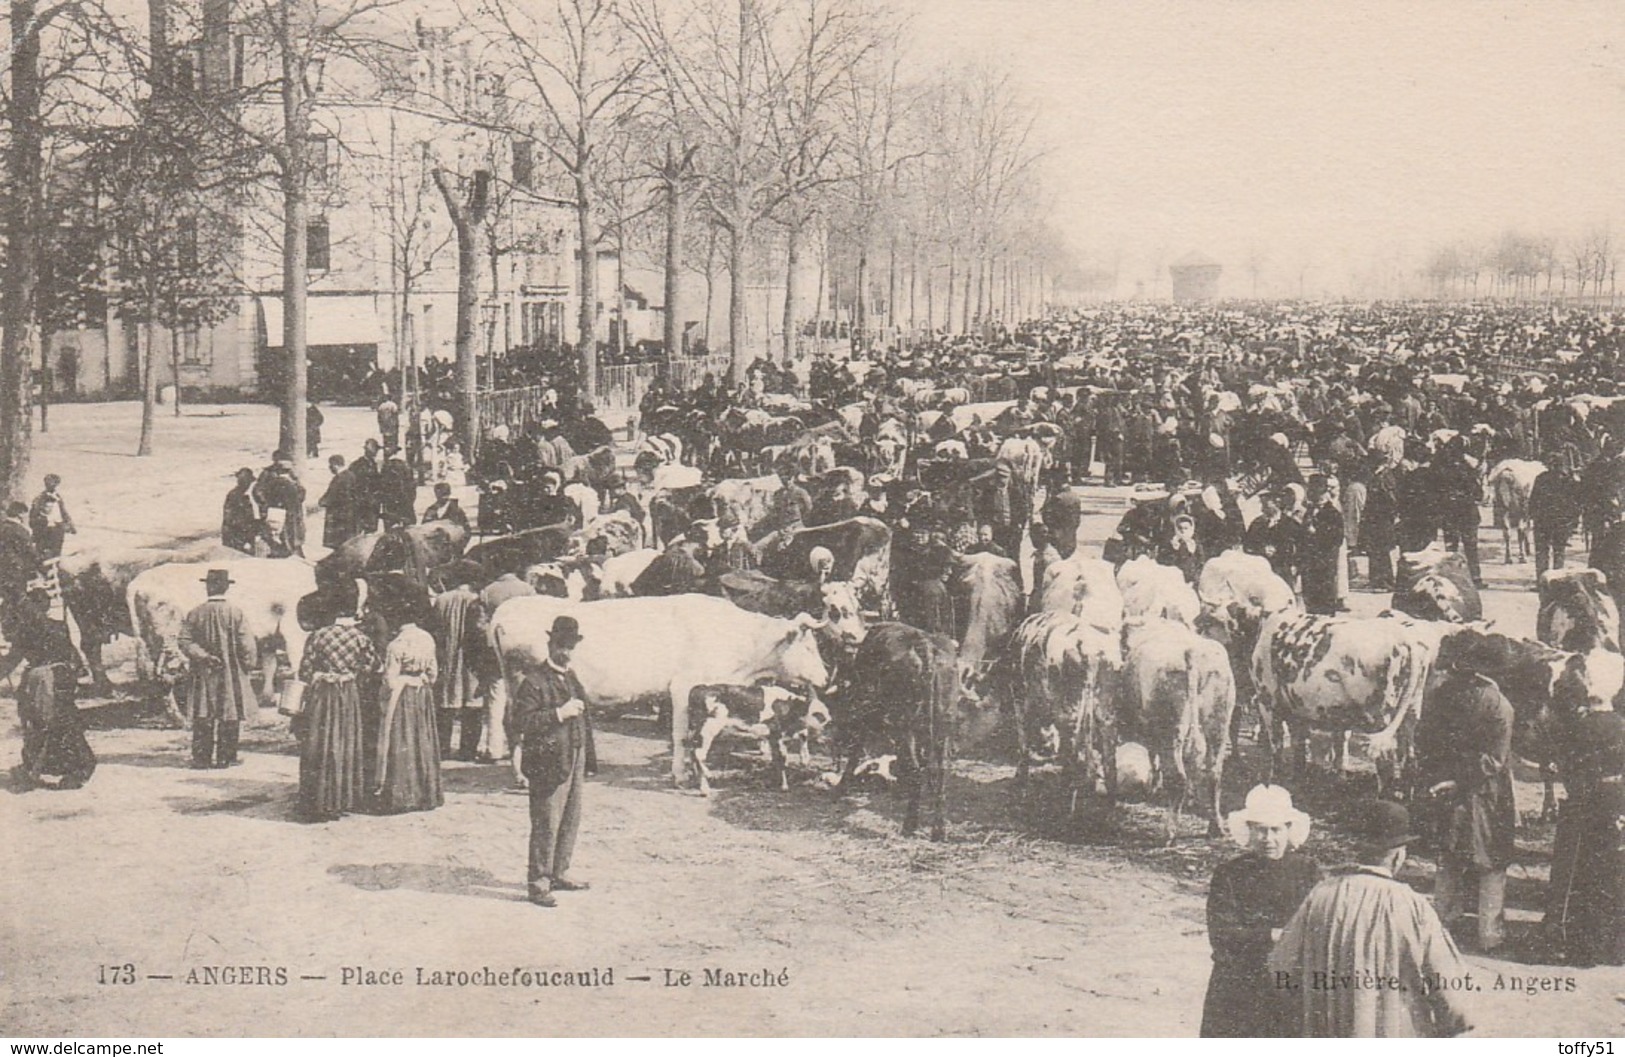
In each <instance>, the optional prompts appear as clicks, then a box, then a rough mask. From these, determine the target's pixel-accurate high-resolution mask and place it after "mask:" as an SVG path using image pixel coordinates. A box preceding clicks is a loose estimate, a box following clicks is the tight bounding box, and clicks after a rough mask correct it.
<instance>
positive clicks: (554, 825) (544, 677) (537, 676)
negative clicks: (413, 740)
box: [513, 616, 590, 907]
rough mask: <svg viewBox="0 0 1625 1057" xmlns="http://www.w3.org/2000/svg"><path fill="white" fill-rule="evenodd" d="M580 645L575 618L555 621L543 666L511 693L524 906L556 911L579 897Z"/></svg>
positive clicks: (583, 745)
mask: <svg viewBox="0 0 1625 1057" xmlns="http://www.w3.org/2000/svg"><path fill="white" fill-rule="evenodd" d="M580 641H581V628H580V625H579V624H577V622H576V620H575V618H574V617H568V616H559V617H555V618H554V620H553V627H552V629H551V630H550V631H549V632H548V644H547V660H546V661H544V662H543V663H542V664H541V665H540V667H538V668H537V669H536V670H535V671H533V672H531V673H528V674H527V675H526V676H525V677H524V679H523V680H522V681H521V682H520V684H519V689H518V690H517V691H516V692H515V693H514V702H513V730H514V733H515V734H516V735H517V736H518V737H519V738H520V739H521V742H522V749H521V759H522V763H521V766H522V768H523V770H524V774H525V779H526V781H527V782H528V783H529V785H530V860H529V863H528V866H527V869H526V876H525V879H526V882H527V884H528V887H529V889H530V901H531V902H532V903H535V904H536V905H537V906H544V907H552V906H557V905H558V901H557V900H556V899H554V897H553V893H554V892H556V891H558V892H575V891H580V890H582V889H585V888H586V887H587V884H586V882H584V881H577V880H574V879H573V878H571V877H570V875H569V874H570V859H571V857H572V855H573V854H574V851H575V843H576V834H577V833H578V832H579V831H580V829H581V797H582V792H583V788H584V787H585V785H586V780H587V742H588V739H589V737H590V735H589V732H588V722H589V721H588V719H587V704H586V697H587V695H586V692H585V691H584V690H582V688H581V681H580V680H579V679H577V678H576V676H575V673H574V672H572V671H571V670H570V656H571V654H572V653H573V652H574V651H575V648H576V645H577V644H578V643H580Z"/></svg>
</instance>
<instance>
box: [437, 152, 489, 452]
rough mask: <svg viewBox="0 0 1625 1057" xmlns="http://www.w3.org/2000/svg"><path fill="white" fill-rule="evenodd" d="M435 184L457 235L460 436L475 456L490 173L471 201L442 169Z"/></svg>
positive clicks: (478, 179)
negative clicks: (479, 325) (478, 337)
mask: <svg viewBox="0 0 1625 1057" xmlns="http://www.w3.org/2000/svg"><path fill="white" fill-rule="evenodd" d="M434 182H435V186H436V187H438V188H439V189H440V197H441V198H443V199H444V200H445V203H446V212H447V213H448V214H449V215H450V216H451V225H452V229H453V230H454V231H456V233H457V328H456V331H455V338H454V341H455V344H456V348H457V395H458V398H459V399H458V404H459V412H460V413H459V415H458V419H459V421H458V423H457V425H458V434H457V436H458V443H459V444H460V445H461V447H462V449H463V453H464V455H465V456H467V457H470V458H472V457H473V455H474V452H475V449H476V447H477V445H478V442H479V428H480V424H479V400H478V395H477V394H478V389H479V355H478V350H477V348H476V347H475V321H476V320H478V319H479V312H480V255H481V246H480V241H481V238H482V236H483V234H484V231H485V221H486V217H487V215H488V214H489V213H490V209H491V174H490V173H489V172H487V171H485V170H484V169H481V170H479V171H477V172H475V173H474V180H473V186H472V187H471V188H470V190H469V194H468V201H467V203H464V202H463V201H462V200H460V199H459V198H458V195H457V188H456V185H455V184H454V183H453V181H452V180H451V179H450V178H449V177H448V176H447V174H446V172H445V171H444V170H442V169H436V170H435V171H434Z"/></svg>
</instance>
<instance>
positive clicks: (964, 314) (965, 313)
mask: <svg viewBox="0 0 1625 1057" xmlns="http://www.w3.org/2000/svg"><path fill="white" fill-rule="evenodd" d="M971 278H972V270H971V267H970V265H966V267H965V291H964V296H962V297H961V298H960V299H959V312H960V320H959V332H960V333H961V334H969V333H970V332H971V329H970V328H971V307H970V295H971V288H970V287H971Z"/></svg>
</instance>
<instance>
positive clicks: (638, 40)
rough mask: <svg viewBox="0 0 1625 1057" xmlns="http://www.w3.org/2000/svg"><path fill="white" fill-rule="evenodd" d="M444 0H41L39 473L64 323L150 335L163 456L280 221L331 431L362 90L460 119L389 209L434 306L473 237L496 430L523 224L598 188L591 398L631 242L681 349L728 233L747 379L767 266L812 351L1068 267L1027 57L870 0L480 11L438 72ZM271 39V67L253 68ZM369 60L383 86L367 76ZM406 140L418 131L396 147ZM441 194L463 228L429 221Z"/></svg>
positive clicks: (30, 108)
mask: <svg viewBox="0 0 1625 1057" xmlns="http://www.w3.org/2000/svg"><path fill="white" fill-rule="evenodd" d="M420 15H421V13H420V11H419V10H418V9H417V8H416V7H414V6H413V5H412V4H411V3H410V2H408V0H149V2H148V5H147V16H148V17H147V19H146V22H145V24H143V25H139V26H134V25H130V24H128V23H126V22H121V21H120V20H119V19H118V18H116V17H114V15H113V14H112V13H110V11H109V10H108V9H107V8H105V7H103V6H102V0H54V2H50V0H47V2H46V3H45V4H44V5H41V4H40V3H39V0H15V2H13V3H12V4H11V6H10V29H11V35H12V48H11V63H10V67H9V69H8V70H7V71H6V77H5V88H6V97H5V109H4V119H5V120H4V128H3V130H0V131H3V133H4V136H5V148H6V153H5V163H6V176H7V181H6V186H5V188H4V189H3V193H4V201H3V205H4V225H3V230H4V236H5V240H6V267H5V273H4V279H3V287H0V327H3V335H4V337H3V344H0V423H3V427H4V429H3V435H0V482H3V484H4V486H5V487H6V488H7V489H8V490H9V491H12V492H15V491H17V489H18V486H19V484H20V482H21V478H22V475H23V474H24V473H25V471H26V462H27V453H28V450H29V428H30V425H29V416H28V414H27V410H28V406H29V400H30V381H31V380H30V374H31V372H30V365H31V364H33V363H36V362H39V346H40V339H41V332H42V329H46V330H49V329H52V328H60V327H67V326H74V325H82V324H86V323H89V324H90V325H96V324H97V323H98V322H99V319H100V316H101V314H102V313H104V312H105V311H106V310H108V309H111V310H112V311H114V312H115V313H116V314H118V315H119V316H120V317H122V318H123V319H124V320H125V321H126V322H127V323H129V324H131V325H132V326H134V327H136V328H138V333H139V334H140V335H141V342H140V362H141V364H142V373H143V379H142V381H143V386H142V388H143V391H144V392H145V394H146V397H147V399H146V400H145V401H144V416H143V425H144V428H143V437H142V442H141V447H142V452H143V453H146V452H147V451H150V444H151V421H152V407H153V403H154V401H153V396H154V395H155V391H156V379H157V372H156V370H155V365H156V364H157V363H158V362H159V355H160V351H161V350H159V349H157V348H155V345H156V344H157V342H156V340H155V338H156V334H157V328H160V327H161V328H164V329H166V330H167V331H168V332H169V333H171V334H175V333H176V332H177V331H180V330H183V329H185V328H188V327H199V326H208V325H210V324H212V323H214V322H216V321H218V320H220V319H222V318H225V317H226V316H228V315H229V314H230V313H232V312H234V311H235V310H236V305H237V303H238V300H239V295H240V294H241V293H242V291H243V290H244V289H246V288H247V287H246V285H245V280H244V276H243V275H242V274H241V273H242V268H243V261H242V245H243V242H244V239H245V237H249V236H251V235H252V234H253V231H252V230H249V229H255V228H261V227H270V228H273V229H276V228H279V229H280V230H279V231H275V230H273V231H272V232H270V235H271V241H273V242H274V243H275V244H277V245H279V248H280V252H281V258H282V287H283V304H284V312H283V334H282V335H281V338H280V342H281V346H282V348H283V349H284V350H286V353H287V363H286V365H285V370H284V372H283V375H284V379H283V380H284V384H285V391H284V392H283V393H282V394H281V398H282V399H281V404H282V416H281V424H280V431H279V432H280V443H281V445H282V446H284V447H286V448H288V449H289V450H292V451H295V452H298V451H301V450H302V448H303V445H302V443H301V438H302V437H303V435H304V430H305V422H304V418H305V407H306V399H305V396H306V334H305V325H306V312H305V305H306V294H307V284H308V281H309V267H308V265H309V259H308V254H309V247H308V246H307V244H306V239H307V233H308V231H309V219H310V215H311V199H312V194H313V189H315V190H319V188H320V176H321V174H320V172H319V171H317V170H318V168H319V165H320V161H319V159H316V158H315V157H314V155H313V147H314V144H316V143H317V142H323V143H326V142H327V141H326V140H325V139H324V137H323V133H324V131H326V130H325V129H324V121H326V120H327V117H328V115H329V114H330V112H331V111H332V110H333V107H334V100H335V99H337V98H339V97H340V95H342V97H343V101H344V105H345V106H349V107H354V106H357V105H362V106H366V107H369V108H372V109H374V110H380V109H382V110H390V111H398V112H399V113H400V115H401V117H402V119H403V120H417V121H421V120H424V119H428V120H430V121H432V122H434V123H435V126H436V127H437V128H438V129H439V130H440V132H439V134H438V135H436V136H435V137H434V140H435V141H436V142H432V143H430V144H428V145H427V148H426V149H425V150H424V151H423V152H422V153H421V155H418V156H415V157H414V155H413V154H412V152H406V154H405V155H404V157H405V158H406V159H408V163H407V164H397V165H396V167H395V169H394V170H393V171H391V172H389V173H387V178H388V179H389V180H390V181H391V183H392V184H395V183H398V184H399V185H400V186H399V187H398V188H395V189H394V190H397V191H398V192H399V193H398V194H392V195H391V197H390V201H391V202H392V203H393V202H397V201H398V202H399V204H400V206H401V208H399V209H394V208H392V209H391V210H390V211H389V214H388V217H387V226H388V227H389V229H390V230H389V235H390V242H391V246H392V251H391V252H392V256H393V257H394V258H395V260H393V261H392V262H391V263H392V272H393V274H394V275H395V276H396V280H397V282H399V283H400V284H401V285H402V286H403V287H404V289H403V290H402V294H403V297H402V304H403V306H404V305H405V303H406V301H407V296H406V295H409V293H410V288H411V285H412V283H413V281H414V278H415V277H421V276H422V275H423V274H425V273H426V272H427V271H428V270H429V269H430V268H431V267H432V266H433V261H434V258H435V257H436V256H437V255H438V254H439V252H440V251H441V250H442V249H444V248H447V246H448V243H450V244H454V245H455V247H456V253H457V261H458V274H459V283H458V291H459V292H458V299H457V300H458V312H457V325H456V332H455V333H456V347H457V355H458V361H459V364H458V366H459V372H458V374H459V388H460V389H461V391H462V397H463V399H462V408H461V411H462V415H461V417H462V420H463V423H464V426H465V430H466V429H468V428H471V426H472V423H473V421H474V418H475V416H474V414H473V411H474V394H475V388H476V383H477V379H476V377H475V363H476V359H475V356H476V351H477V349H478V348H479V347H480V341H479V334H478V320H479V317H480V304H479V302H480V297H481V292H482V289H483V287H484V283H483V281H482V276H484V275H487V274H488V275H489V276H490V282H491V283H492V284H493V285H494V284H495V283H496V282H497V273H498V268H497V261H498V260H499V258H500V257H501V256H502V255H503V254H505V253H513V252H523V251H524V250H526V249H527V248H528V249H533V248H534V246H533V245H531V243H533V242H534V241H535V240H534V238H530V237H527V236H526V235H524V234H523V233H520V234H515V232H516V230H517V227H516V225H515V224H514V223H513V222H512V221H511V217H510V216H509V210H510V208H512V207H513V206H514V204H515V203H516V202H518V201H519V200H520V199H522V198H525V199H530V200H534V199H536V198H538V197H540V198H543V199H548V200H552V201H555V202H561V203H564V204H566V205H567V206H568V207H569V208H570V209H571V210H572V211H573V213H574V217H575V225H574V227H575V231H574V240H573V241H574V242H575V244H576V245H577V247H586V252H578V253H577V257H576V260H577V267H576V269H575V270H576V282H575V286H576V293H577V294H578V298H579V305H580V315H579V318H578V319H577V320H576V326H575V336H576V338H577V341H576V346H577V349H578V352H579V354H580V358H581V359H580V370H581V376H582V380H583V382H584V384H585V386H586V387H587V388H588V389H589V391H590V389H591V387H592V386H593V382H594V372H595V369H596V355H595V353H596V348H597V342H596V340H595V337H596V331H597V322H598V305H599V303H600V301H601V300H603V294H602V292H601V291H599V290H598V289H597V286H598V269H597V267H596V266H595V265H596V259H597V256H598V251H599V250H601V249H614V250H617V251H619V256H620V257H621V259H622V260H625V259H627V258H628V257H629V256H630V257H636V256H638V255H640V254H642V255H645V256H647V257H649V258H651V259H657V260H659V262H660V263H661V265H662V266H663V268H664V272H665V286H666V298H665V300H666V304H667V305H668V306H669V307H671V310H669V311H667V312H666V333H665V339H666V347H667V349H668V350H671V351H675V350H677V349H679V348H680V347H681V345H682V340H681V338H682V334H681V330H680V327H681V325H682V322H683V319H682V315H683V313H682V312H680V311H678V310H677V309H676V307H675V306H677V305H678V304H679V301H680V289H681V285H682V283H681V276H682V273H683V271H684V270H686V269H697V268H698V263H697V262H698V261H700V260H701V259H703V260H704V261H705V265H704V271H705V273H706V275H707V287H708V295H709V287H710V285H711V283H710V273H711V271H712V267H713V262H715V260H716V259H717V257H718V256H719V251H720V257H721V259H722V265H723V271H724V273H725V275H726V276H727V277H728V278H729V280H730V282H729V284H728V287H729V294H728V312H727V321H728V323H727V337H726V340H727V345H728V348H729V350H730V352H731V354H732V357H733V369H734V373H735V376H736V377H737V376H740V375H742V374H743V371H744V368H745V366H746V365H747V364H748V362H749V360H750V359H751V357H752V355H753V354H758V353H765V352H768V351H769V350H767V349H766V347H765V344H759V345H757V346H755V347H754V348H753V347H751V345H750V343H749V342H748V341H747V338H746V328H747V317H746V291H747V285H748V280H749V278H750V277H751V276H753V275H759V274H760V273H761V271H762V270H763V269H768V270H771V271H774V272H776V273H777V274H778V275H779V276H780V277H781V280H782V286H783V304H782V313H781V318H782V330H783V334H784V339H783V346H782V347H781V348H779V349H776V350H773V351H774V352H776V353H777V354H780V355H782V356H784V357H785V358H787V359H788V358H793V357H795V356H797V355H798V354H799V351H800V350H799V349H798V340H799V339H798V335H799V333H800V329H801V328H800V325H799V324H800V323H801V322H802V321H803V320H806V319H807V318H809V317H810V316H814V315H821V314H822V312H823V306H824V305H825V304H835V303H837V300H838V297H839V295H840V293H841V292H842V291H844V292H845V294H846V301H847V303H848V304H849V305H850V306H851V316H852V324H853V326H854V328H855V330H856V332H857V333H858V334H860V335H866V334H869V333H871V332H874V331H877V330H878V329H879V328H880V327H882V326H884V327H887V328H892V329H893V330H901V329H903V328H905V327H908V328H919V327H931V328H936V329H947V330H950V331H963V330H967V329H970V328H971V327H972V326H974V325H975V324H976V323H977V322H978V321H979V320H985V319H989V318H993V317H997V316H1000V315H1005V316H1009V315H1014V314H1018V313H1020V312H1022V311H1031V310H1033V309H1035V308H1036V306H1037V304H1038V303H1039V302H1040V300H1041V299H1042V291H1043V290H1044V288H1045V284H1046V283H1047V281H1048V276H1050V275H1052V274H1053V273H1054V271H1055V270H1056V263H1055V262H1056V260H1057V259H1058V257H1059V254H1060V252H1061V251H1060V248H1059V246H1058V245H1057V243H1056V242H1055V240H1054V238H1053V236H1051V235H1050V234H1049V233H1048V230H1047V228H1046V226H1045V225H1044V223H1043V210H1042V207H1043V205H1044V204H1045V203H1044V200H1043V198H1042V195H1041V192H1040V188H1039V184H1038V180H1039V168H1040V164H1039V163H1040V159H1041V151H1040V150H1039V149H1038V147H1037V145H1036V143H1035V142H1034V137H1033V121H1034V108H1033V107H1032V105H1031V104H1030V103H1029V102H1028V101H1027V100H1025V99H1023V98H1022V97H1021V95H1020V93H1019V92H1018V91H1017V90H1016V88H1015V87H1014V85H1013V82H1012V81H1011V79H1010V77H1009V75H1008V74H1007V73H1005V72H1003V71H1000V70H997V69H995V68H992V67H989V66H986V65H972V66H955V67H948V68H941V67H936V66H933V65H932V64H931V63H930V62H927V61H925V59H924V58H922V57H920V56H917V55H914V54H911V52H910V50H909V47H908V45H909V32H908V25H907V23H906V21H904V20H902V19H900V18H899V17H898V16H897V15H895V14H894V13H893V12H891V11H889V10H888V9H886V8H884V7H882V6H878V5H877V4H873V3H871V2H869V0H551V2H549V3H546V4H539V3H535V2H531V0H463V6H462V8H461V9H460V10H459V11H458V12H457V18H456V20H455V27H454V28H451V29H449V30H447V31H444V32H443V33H442V35H441V39H442V42H443V43H446V44H449V45H450V46H449V47H446V48H443V49H442V51H443V52H445V53H447V54H454V55H456V56H457V57H458V61H459V65H460V67H461V68H460V69H459V70H458V71H457V73H456V74H455V77H453V76H452V75H451V74H450V73H446V74H445V76H439V75H437V76H434V77H427V78H425V77H412V76H410V75H408V74H404V73H403V71H405V70H409V69H410V68H411V67H412V64H413V63H414V62H415V61H419V60H420V59H421V55H420V54H419V53H420V52H421V50H422V47H423V42H424V39H425V35H424V29H423V19H422V18H421V17H420ZM243 41H247V42H248V44H247V45H246V47H247V49H248V50H251V51H254V52H257V53H258V54H260V55H261V56H262V57H264V58H265V59H266V60H267V61H266V62H264V63H262V64H260V65H258V66H256V65H254V64H253V63H247V62H245V61H244V54H243V53H244V50H245V45H244V43H243ZM234 51H235V55H234ZM341 78H342V79H347V80H349V81H350V82H352V83H350V84H348V85H345V86H343V88H342V91H340V90H336V86H335V83H334V82H335V81H336V80H339V79H341ZM448 80H456V81H457V82H458V84H459V85H460V88H459V90H449V89H448V86H447V82H448ZM324 81H325V82H326V84H325V86H324ZM471 86H478V90H470V89H471ZM393 127H394V126H393V123H391V125H390V128H391V134H392V135H393ZM342 149H344V150H349V151H356V150H359V149H363V148H362V147H361V146H359V145H358V144H355V143H345V144H343V145H342ZM401 157H402V155H399V154H397V153H396V151H395V150H394V145H393V144H391V149H390V151H389V159H390V160H391V162H392V163H393V162H396V161H398V160H399V159H400V158H401ZM521 158H523V159H524V164H523V165H521V164H520V162H521ZM523 170H528V171H523ZM435 199H438V202H436V201H435ZM433 206H438V207H439V208H440V209H441V210H443V211H444V213H445V215H446V216H447V218H448V219H449V221H450V224H449V229H450V235H449V237H448V236H447V235H445V234H434V233H431V232H430V231H429V230H428V226H427V225H426V224H425V223H424V222H423V216H422V214H423V213H425V211H427V210H429V209H431V208H432V207H433ZM262 207H267V208H262ZM267 214H271V215H267ZM505 217H508V219H509V222H508V223H506V225H504V223H503V220H504V218H505ZM278 222H279V223H278ZM772 258H776V259H777V263H776V265H775V264H774V263H773V260H772ZM815 266H816V270H817V273H818V281H817V284H816V285H817V291H818V292H817V294H816V299H815V304H814V306H812V308H811V310H810V311H809V306H808V305H807V304H806V302H807V300H808V298H807V294H806V290H807V287H808V286H809V281H808V279H809V277H808V275H807V273H808V272H809V271H810V270H812V269H813V268H814V267H815ZM877 272H878V273H879V275H878V276H877ZM42 279H44V280H46V281H45V282H43V283H42ZM616 296H619V292H617V294H616ZM707 299H708V300H709V296H708V298H707ZM905 306H906V308H905ZM404 314H405V309H404V307H403V315H404ZM405 322H406V321H405V320H403V323H405ZM622 333H623V334H624V329H623V331H622ZM175 340H176V339H174V338H172V339H171V345H172V347H171V349H170V350H169V351H170V354H171V356H174V355H175V354H176V352H177V350H176V348H175V347H174V342H175ZM273 344H275V342H274V341H273ZM469 439H471V438H468V437H465V440H469Z"/></svg>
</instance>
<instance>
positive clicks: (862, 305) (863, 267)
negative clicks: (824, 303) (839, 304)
mask: <svg viewBox="0 0 1625 1057" xmlns="http://www.w3.org/2000/svg"><path fill="white" fill-rule="evenodd" d="M852 311H853V324H852V327H853V331H854V333H855V335H856V337H857V340H858V342H859V345H858V347H859V348H862V349H867V348H868V347H869V239H868V237H867V236H860V238H859V240H858V274H857V290H855V291H854V292H853V301H852Z"/></svg>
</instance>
